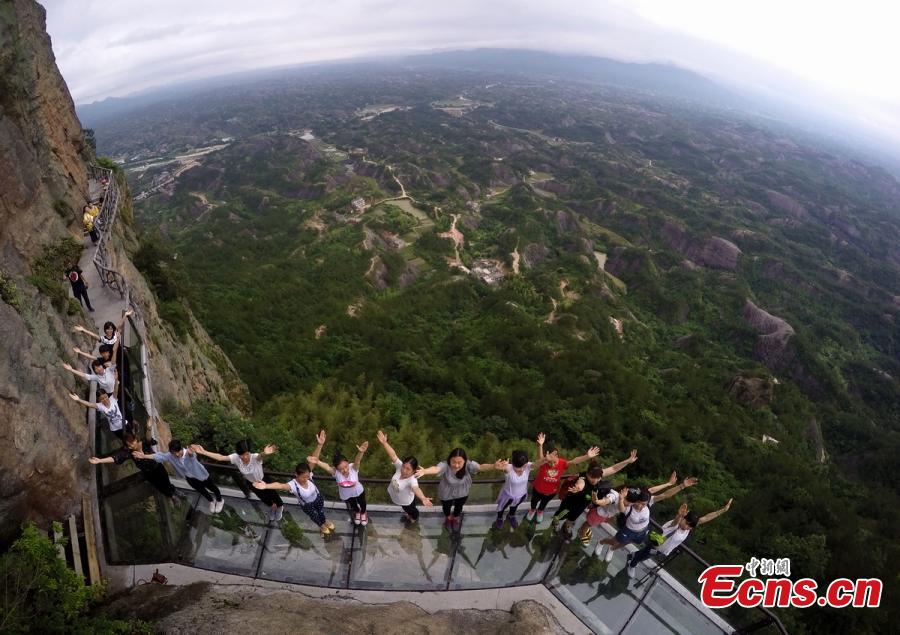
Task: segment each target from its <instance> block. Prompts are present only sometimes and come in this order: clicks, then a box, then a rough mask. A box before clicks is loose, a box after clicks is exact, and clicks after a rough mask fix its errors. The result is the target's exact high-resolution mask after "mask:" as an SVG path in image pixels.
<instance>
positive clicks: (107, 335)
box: [72, 309, 134, 359]
mask: <svg viewBox="0 0 900 635" xmlns="http://www.w3.org/2000/svg"><path fill="white" fill-rule="evenodd" d="M132 315H134V311H133V310H132V309H128V310H127V311H125V313H123V314H122V321H121V322H119V324H118V326H116V325H115V324H114V323H112V322H105V323H104V324H103V329H102V330H101V331H100V333H94V332H93V331H92V330H90V329H86V328H84V327H83V326H80V325H76V326H74V327H72V331H74V332H75V333H84V334H85V335H87V336H88V337H92V338H94V339H95V340H97V341H98V342H100V343H101V344H109V345H110V346H115V347H118V345H119V339H120V338H119V333H120V332H121V331H122V329H123V328H124V326H125V320H126V319H127V318H129V317H130V316H132ZM113 359H115V355H113Z"/></svg>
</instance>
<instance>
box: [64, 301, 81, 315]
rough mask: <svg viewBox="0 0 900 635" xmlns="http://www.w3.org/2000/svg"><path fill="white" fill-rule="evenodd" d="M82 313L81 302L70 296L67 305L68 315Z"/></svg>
mask: <svg viewBox="0 0 900 635" xmlns="http://www.w3.org/2000/svg"><path fill="white" fill-rule="evenodd" d="M80 313H81V302H79V301H78V300H76V299H75V298H69V304H68V305H67V306H66V315H79V314H80Z"/></svg>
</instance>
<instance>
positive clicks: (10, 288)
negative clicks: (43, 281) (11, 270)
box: [0, 271, 22, 311]
mask: <svg viewBox="0 0 900 635" xmlns="http://www.w3.org/2000/svg"><path fill="white" fill-rule="evenodd" d="M0 300H3V301H4V302H6V303H7V304H8V305H9V306H11V307H12V308H14V309H15V310H16V311H18V310H19V309H21V308H22V296H21V295H19V287H17V286H16V283H15V281H14V280H13V279H12V278H9V277H7V275H6V274H5V273H3V272H2V271H0Z"/></svg>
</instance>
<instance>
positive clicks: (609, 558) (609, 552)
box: [603, 547, 613, 562]
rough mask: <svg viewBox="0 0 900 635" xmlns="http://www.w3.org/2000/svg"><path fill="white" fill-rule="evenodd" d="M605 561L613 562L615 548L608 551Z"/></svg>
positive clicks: (604, 557)
mask: <svg viewBox="0 0 900 635" xmlns="http://www.w3.org/2000/svg"><path fill="white" fill-rule="evenodd" d="M603 559H604V560H606V561H607V562H612V559H613V548H612V547H610V548H609V549H607V550H606V553H605V554H604V555H603Z"/></svg>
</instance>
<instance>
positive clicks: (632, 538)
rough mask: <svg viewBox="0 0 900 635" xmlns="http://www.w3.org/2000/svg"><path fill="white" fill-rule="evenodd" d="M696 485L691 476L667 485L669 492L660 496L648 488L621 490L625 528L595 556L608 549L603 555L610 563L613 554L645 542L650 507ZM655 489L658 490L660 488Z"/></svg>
mask: <svg viewBox="0 0 900 635" xmlns="http://www.w3.org/2000/svg"><path fill="white" fill-rule="evenodd" d="M670 480H671V479H670ZM696 484H697V479H696V478H694V477H690V476H689V477H688V478H686V479H684V481H682V483H681V485H676V486H675V487H669V485H668V484H666V485H665V487H666V488H668V490H667V491H666V492H664V493H662V494H659V495H657V494H655V493H653V492H651V491H650V489H649V488H646V487H639V488H635V487H631V488H629V487H623V488H622V489H620V490H619V503H618V504H619V513H620V514H624V526H620V527H619V531H617V532H616V535H615V537H614V538H607V539H606V540H601V541H600V542H599V543H598V544H597V547H596V549H595V550H594V555H596V556H600V555H601V554H602V553H603V549H604V548H607V549H606V553H605V554H603V559H604V560H606V561H607V562H609V561H610V560H612V557H613V552H614V551H616V550H617V549H621V548H622V547H624V546H625V545H628V544H631V543H635V544H640V543H642V542H644V540H646V539H647V532H648V531H649V530H650V506H651V505H653V504H654V503H658V502H660V501H664V500H666V499H667V498H671V497H672V496H674V495H675V494H677V493H678V492H680V491H682V490H684V489H687V488H688V487H693V486H694V485H696ZM653 489H658V487H657V488H653Z"/></svg>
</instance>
